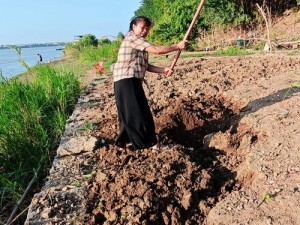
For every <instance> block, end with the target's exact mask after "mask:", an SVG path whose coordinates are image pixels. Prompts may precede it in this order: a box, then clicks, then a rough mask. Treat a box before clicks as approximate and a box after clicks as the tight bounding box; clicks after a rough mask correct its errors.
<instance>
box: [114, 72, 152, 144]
mask: <svg viewBox="0 0 300 225" xmlns="http://www.w3.org/2000/svg"><path fill="white" fill-rule="evenodd" d="M114 91H115V98H116V104H117V109H118V117H119V126H120V133H119V136H118V138H117V140H116V145H117V146H119V147H125V146H126V144H127V143H130V142H131V143H132V145H133V147H134V148H135V149H143V148H149V147H151V146H153V145H155V144H156V143H157V139H156V134H155V126H154V121H153V117H152V114H151V111H150V107H149V105H148V101H147V99H146V96H145V92H144V89H143V85H142V81H141V80H140V79H137V78H128V79H122V80H119V81H117V82H115V83H114Z"/></svg>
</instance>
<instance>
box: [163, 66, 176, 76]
mask: <svg viewBox="0 0 300 225" xmlns="http://www.w3.org/2000/svg"><path fill="white" fill-rule="evenodd" d="M173 72H174V71H173V70H171V69H170V68H168V67H167V68H165V74H166V76H167V77H168V76H171V75H172V74H173Z"/></svg>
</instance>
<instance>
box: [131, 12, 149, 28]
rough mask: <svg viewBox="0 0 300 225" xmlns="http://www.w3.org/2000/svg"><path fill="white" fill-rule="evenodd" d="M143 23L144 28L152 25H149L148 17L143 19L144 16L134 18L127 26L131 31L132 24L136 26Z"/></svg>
mask: <svg viewBox="0 0 300 225" xmlns="http://www.w3.org/2000/svg"><path fill="white" fill-rule="evenodd" d="M142 21H143V22H145V23H146V26H147V27H151V25H152V23H151V20H150V19H149V18H148V17H145V16H137V17H135V18H133V19H132V20H131V22H130V25H129V31H131V30H132V28H133V24H134V25H137V24H138V23H139V22H142Z"/></svg>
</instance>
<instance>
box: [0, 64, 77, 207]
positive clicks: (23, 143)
mask: <svg viewBox="0 0 300 225" xmlns="http://www.w3.org/2000/svg"><path fill="white" fill-rule="evenodd" d="M36 71H37V78H35V80H33V81H31V82H30V83H29V82H22V83H21V82H19V81H18V80H17V79H15V80H10V81H6V80H4V78H3V79H2V82H1V83H0V109H1V111H0V171H1V175H0V196H2V197H1V198H0V202H1V204H6V203H7V202H11V201H12V200H13V201H14V202H16V200H18V198H19V196H20V195H21V194H22V192H23V191H24V189H25V188H26V186H27V185H28V183H29V181H30V180H31V179H32V177H33V176H34V175H35V171H36V170H37V168H41V173H39V174H38V175H39V177H38V178H41V177H43V176H44V175H45V173H46V170H47V168H48V166H49V161H48V160H49V151H50V150H53V149H54V148H56V147H57V146H58V144H59V140H60V138H61V135H62V133H63V131H64V126H65V121H66V119H67V118H68V116H69V115H70V114H71V112H72V111H73V108H74V105H75V103H76V101H77V98H78V96H79V92H80V88H79V82H78V78H77V77H76V76H75V75H74V74H73V73H69V72H66V71H56V70H53V69H51V68H50V67H49V66H40V67H37V68H36ZM2 206H3V205H0V208H4V207H2ZM0 213H1V212H0Z"/></svg>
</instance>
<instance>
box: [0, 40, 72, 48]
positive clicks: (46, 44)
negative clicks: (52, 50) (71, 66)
mask: <svg viewBox="0 0 300 225" xmlns="http://www.w3.org/2000/svg"><path fill="white" fill-rule="evenodd" d="M68 43H69V42H55V43H44V44H22V45H15V46H17V47H19V48H36V47H50V46H65V45H66V44H68ZM11 46H14V45H0V49H9V48H11Z"/></svg>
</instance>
